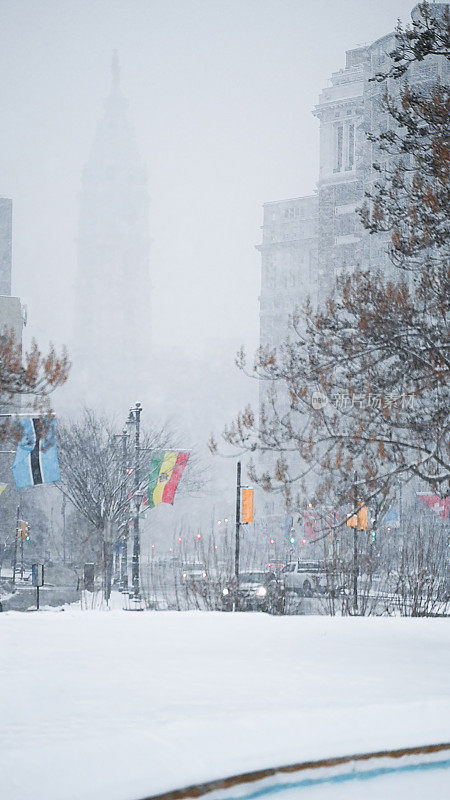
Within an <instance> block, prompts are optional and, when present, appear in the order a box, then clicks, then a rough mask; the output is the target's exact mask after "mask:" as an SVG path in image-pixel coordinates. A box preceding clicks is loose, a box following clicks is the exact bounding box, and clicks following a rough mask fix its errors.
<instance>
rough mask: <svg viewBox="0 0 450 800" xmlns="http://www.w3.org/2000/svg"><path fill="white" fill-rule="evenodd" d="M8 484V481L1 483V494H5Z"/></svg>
mask: <svg viewBox="0 0 450 800" xmlns="http://www.w3.org/2000/svg"><path fill="white" fill-rule="evenodd" d="M7 486H8V484H7V483H0V495H2V494H3V492H4V491H5V489H6V487H7Z"/></svg>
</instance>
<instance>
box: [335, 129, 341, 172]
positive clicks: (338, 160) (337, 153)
mask: <svg viewBox="0 0 450 800" xmlns="http://www.w3.org/2000/svg"><path fill="white" fill-rule="evenodd" d="M342 140H343V130H342V122H340V123H339V124H338V125H335V127H334V169H333V172H341V170H342Z"/></svg>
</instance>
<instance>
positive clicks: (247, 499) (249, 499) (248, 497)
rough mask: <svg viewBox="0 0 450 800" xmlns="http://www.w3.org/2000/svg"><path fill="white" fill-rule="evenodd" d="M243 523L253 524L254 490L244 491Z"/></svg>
mask: <svg viewBox="0 0 450 800" xmlns="http://www.w3.org/2000/svg"><path fill="white" fill-rule="evenodd" d="M241 522H253V489H242V513H241Z"/></svg>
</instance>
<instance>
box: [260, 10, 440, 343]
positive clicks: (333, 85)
mask: <svg viewBox="0 0 450 800" xmlns="http://www.w3.org/2000/svg"><path fill="white" fill-rule="evenodd" d="M446 6H448V4H445V3H435V4H433V5H432V6H431V8H432V9H433V11H434V13H435V14H436V15H438V14H439V15H440V14H442V13H443V10H444V8H445V7H446ZM419 13H420V11H419V7H418V6H415V7H414V9H413V10H412V12H411V16H412V17H413V18H417V16H418V14H419ZM393 47H394V33H389V34H387V35H386V36H383V37H381V38H380V39H377V40H376V41H375V42H373V44H370V45H368V46H366V47H358V48H355V49H353V50H348V51H347V53H346V61H345V67H344V68H343V69H340V70H339V71H338V72H334V73H333V74H332V76H331V80H330V85H329V86H328V87H326V88H324V89H323V90H322V92H321V94H320V97H319V102H318V104H317V106H316V107H315V109H314V112H313V113H314V115H315V116H316V117H317V118H318V120H319V122H320V130H319V136H320V157H319V177H318V182H317V195H316V196H313V197H303V198H302V197H300V198H294V199H292V200H283V201H281V202H280V201H279V202H273V203H266V204H265V205H264V222H263V242H262V245H259V246H258V249H259V250H260V251H261V256H262V258H261V308H260V342H261V344H262V345H264V344H272V343H277V342H280V341H282V340H283V339H285V338H286V335H287V333H288V317H289V311H290V309H291V308H292V307H293V306H295V305H302V303H303V302H304V299H305V297H306V296H307V295H309V296H310V297H311V300H312V302H313V304H315V303H317V301H318V300H320V299H323V298H324V297H326V295H327V294H328V293H329V290H330V289H331V287H332V285H333V284H334V280H335V278H336V276H337V275H338V274H339V273H340V272H341V271H343V270H351V269H352V268H354V267H356V266H358V265H360V266H361V267H363V268H364V267H372V268H373V269H381V270H383V271H384V272H386V271H388V270H390V269H391V265H390V262H389V259H388V256H387V238H386V236H384V235H372V236H371V235H370V234H369V233H368V232H367V231H366V230H365V229H364V228H363V226H362V224H361V221H360V218H359V215H358V213H357V209H358V208H360V207H361V205H362V204H363V202H364V197H365V192H366V191H368V190H369V189H370V188H371V186H372V185H373V182H374V181H375V180H376V179H377V173H375V171H374V170H373V168H372V164H373V161H375V160H377V158H378V156H377V153H376V152H374V146H373V145H372V144H371V143H370V142H369V141H368V139H367V136H366V133H367V132H373V133H378V132H379V131H381V130H383V128H386V125H387V122H388V117H387V115H386V112H385V111H384V110H383V108H382V104H381V101H382V95H383V93H384V91H385V86H384V85H382V84H380V83H377V82H376V81H371V80H369V79H370V78H371V77H373V76H374V75H375V74H376V73H377V72H381V71H383V70H384V69H387V68H388V65H389V52H390V51H391V50H392V49H393ZM448 70H449V67H448V61H447V59H445V58H443V57H439V56H428V57H427V58H426V59H425V60H424V61H422V62H417V63H415V64H413V65H412V66H411V67H410V68H409V70H408V79H409V81H410V82H411V83H413V84H419V85H421V86H423V85H426V83H430V82H434V81H436V80H437V79H438V78H439V77H441V78H443V79H444V80H445V79H447V80H448ZM390 90H391V91H395V87H394V86H391V87H390ZM291 208H292V209H293V210H292V211H291V210H290V209H291ZM302 208H304V209H305V210H306V209H309V211H307V212H305V217H304V218H305V223H304V224H306V218H308V219H309V220H310V226H312V227H315V238H309V237H308V238H307V240H306V239H302V234H301V233H300V231H301V230H302V226H301V225H299V220H300V219H301V217H300V216H298V215H299V214H301V213H302V212H301V210H300V209H302ZM294 209H295V210H294ZM297 209H298V210H297ZM313 219H314V222H313ZM307 252H308V253H310V254H311V257H310V261H309V264H307V263H306V262H307V255H306V253H307ZM300 253H302V254H303V256H302V257H303V259H304V261H303V266H302V267H300V261H299V259H300V258H301V256H300ZM313 254H316V255H313ZM314 258H316V261H315V262H314ZM294 263H296V264H297V266H296V267H295V268H294V271H295V269H297V270H298V272H297V274H298V282H297V283H296V284H293V283H291V280H292V270H293V264H294ZM313 263H315V265H316V268H315V269H314V268H313V269H310V266H309V265H310V264H313ZM274 264H276V267H274ZM274 269H275V273H274Z"/></svg>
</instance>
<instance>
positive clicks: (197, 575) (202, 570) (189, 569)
mask: <svg viewBox="0 0 450 800" xmlns="http://www.w3.org/2000/svg"><path fill="white" fill-rule="evenodd" d="M206 577H207V573H206V567H205V565H204V564H202V563H201V562H193V563H190V564H183V566H182V568H181V580H182V581H184V582H187V581H190V582H194V583H195V582H197V581H204V580H206Z"/></svg>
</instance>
